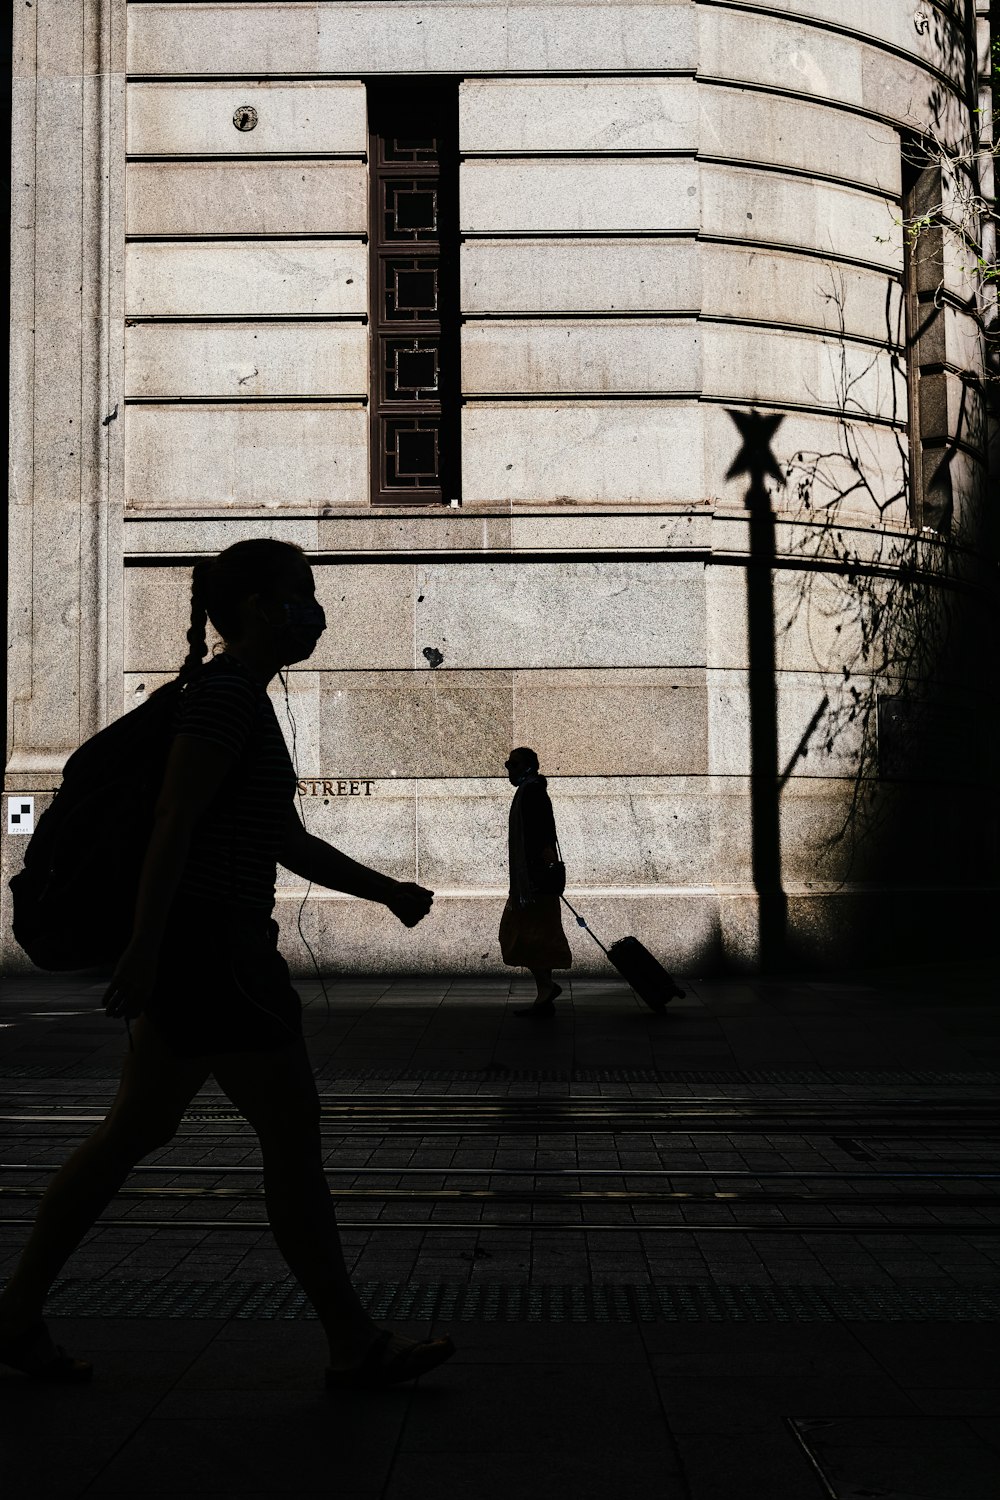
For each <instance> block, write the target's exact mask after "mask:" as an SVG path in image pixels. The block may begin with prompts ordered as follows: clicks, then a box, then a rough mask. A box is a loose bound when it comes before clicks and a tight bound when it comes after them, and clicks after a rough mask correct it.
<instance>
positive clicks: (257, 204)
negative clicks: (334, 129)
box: [125, 159, 368, 237]
mask: <svg viewBox="0 0 1000 1500" xmlns="http://www.w3.org/2000/svg"><path fill="white" fill-rule="evenodd" d="M125 187H126V209H125V222H126V226H127V229H128V233H129V234H144V235H154V234H171V235H174V234H178V235H180V234H189V235H203V234H246V235H258V234H259V235H272V236H279V237H280V236H281V235H286V234H364V233H365V231H366V229H367V226H368V179H367V173H366V170H365V168H364V167H363V166H362V165H361V164H360V163H359V162H353V161H349V162H342V161H297V162H273V161H254V160H252V159H248V160H246V161H227V162H211V161H198V162H174V161H164V162H132V163H130V165H129V168H128V172H127V174H126V179H125Z"/></svg>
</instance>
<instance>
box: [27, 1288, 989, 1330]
mask: <svg viewBox="0 0 1000 1500" xmlns="http://www.w3.org/2000/svg"><path fill="white" fill-rule="evenodd" d="M355 1286H356V1289H357V1292H358V1295H359V1296H360V1298H361V1301H362V1302H363V1304H364V1305H365V1307H366V1308H367V1309H368V1310H369V1312H371V1313H372V1315H373V1316H374V1317H376V1318H390V1319H404V1318H407V1319H425V1318H426V1319H431V1320H433V1321H435V1322H445V1323H447V1322H481V1323H706V1322H713V1323H832V1322H863V1323H882V1322H890V1323H897V1322H927V1321H935V1322H989V1323H995V1322H1000V1293H997V1292H994V1291H990V1290H986V1289H980V1288H964V1287H945V1288H929V1287H906V1286H867V1285H859V1286H838V1287H830V1286H794V1287H792V1286H780V1285H772V1286H746V1285H729V1284H717V1283H700V1284H694V1285H687V1286H666V1285H660V1286H651V1285H627V1286H619V1285H606V1284H602V1283H578V1284H572V1285H550V1284H532V1283H523V1282H522V1283H512V1284H508V1283H503V1282H475V1283H468V1282H442V1281H434V1282H397V1281H358V1282H356V1283H355ZM46 1311H47V1315H48V1316H50V1317H56V1318H58V1317H95V1318H220V1319H228V1318H239V1319H268V1320H269V1319H300V1318H314V1317H315V1313H314V1311H313V1309H312V1307H311V1305H310V1303H309V1302H308V1301H307V1299H306V1296H305V1293H304V1292H303V1291H302V1289H301V1288H300V1287H299V1286H298V1284H297V1282H295V1281H294V1280H293V1279H292V1278H291V1277H286V1278H282V1279H280V1280H274V1281H239V1280H226V1281H177V1280H173V1279H171V1280H159V1281H154V1280H139V1279H137V1278H134V1277H133V1278H130V1279H129V1280H127V1281H121V1280H100V1281H88V1280H83V1279H78V1278H66V1279H63V1280H61V1281H59V1282H57V1283H56V1285H55V1287H54V1289H53V1291H52V1293H51V1294H50V1297H49V1300H48V1303H47V1307H46Z"/></svg>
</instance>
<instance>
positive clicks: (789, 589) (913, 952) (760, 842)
mask: <svg viewBox="0 0 1000 1500" xmlns="http://www.w3.org/2000/svg"><path fill="white" fill-rule="evenodd" d="M830 275H831V278H832V283H831V288H830V290H829V292H828V293H827V295H828V296H829V298H830V300H831V301H832V302H833V304H834V305H835V306H836V307H837V308H838V310H839V328H840V337H839V339H837V340H835V341H834V343H833V345H832V346H831V349H832V353H831V358H832V359H833V361H834V369H833V374H834V377H835V384H836V387H837V417H836V421H835V428H834V431H835V433H836V438H835V441H834V442H833V443H832V444H831V445H830V447H829V448H828V449H826V450H823V451H820V450H815V451H811V452H810V451H805V450H800V451H798V452H796V453H795V454H794V455H793V456H792V457H791V458H790V459H786V460H785V461H783V462H779V460H778V458H776V456H775V454H774V452H773V450H772V446H771V445H772V441H773V440H774V439H775V438H776V437H777V436H778V434H779V430H780V429H781V427H782V424H783V423H784V422H785V421H786V418H785V417H783V416H781V415H768V416H764V415H761V414H760V413H759V412H756V411H753V412H750V413H746V412H737V411H735V410H732V411H730V413H729V415H730V416H731V418H732V420H733V421H734V423H735V424H736V425H737V427H738V429H739V433H740V437H741V439H742V448H741V451H740V453H739V455H738V457H737V459H736V460H735V461H734V463H733V464H732V465H731V467H730V469H729V473H728V476H727V477H729V478H733V477H736V476H737V475H741V474H744V473H745V474H747V475H748V476H749V480H750V484H749V489H748V492H747V508H748V511H749V517H750V521H749V525H750V549H749V550H750V556H749V559H748V570H747V624H748V630H749V711H750V743H751V767H750V770H751V810H752V831H751V840H752V868H753V883H754V887H755V890H756V894H757V899H758V906H759V955H760V967H761V968H762V969H763V970H765V971H767V970H772V971H773V970H780V969H782V968H787V967H789V966H796V967H798V966H801V965H802V964H804V963H808V964H810V965H811V964H813V963H815V962H816V960H817V959H820V960H823V959H830V960H833V961H845V960H847V961H850V960H851V959H864V960H868V959H872V958H878V959H905V958H918V959H919V958H923V957H930V956H935V955H936V956H940V955H942V954H943V953H944V952H947V951H948V949H949V948H951V949H959V950H960V949H962V947H963V945H964V946H965V947H966V948H971V949H974V948H976V946H977V944H978V943H979V942H981V941H982V940H983V936H984V934H983V926H982V922H981V912H980V908H981V907H982V905H983V900H984V898H985V896H986V892H987V890H988V887H989V884H990V882H991V881H992V880H995V866H996V845H997V839H996V826H997V809H996V800H995V790H994V789H995V785H996V778H995V776H994V775H992V774H991V773H992V771H993V770H994V769H995V768H994V767H992V766H991V765H990V764H989V757H990V754H991V751H990V745H991V744H995V743H996V736H995V735H992V737H991V734H990V722H991V716H993V717H995V710H993V708H992V702H995V701H996V698H997V696H998V695H997V694H996V692H995V686H996V683H995V677H996V671H995V662H994V653H993V652H992V651H991V649H990V647H991V643H992V640H993V627H992V625H991V617H992V616H991V611H992V610H994V609H995V605H996V588H995V580H994V579H993V575H992V573H991V571H990V569H989V565H988V563H987V562H986V561H985V558H986V557H987V556H988V555H989V552H990V539H989V537H988V536H986V535H984V534H983V532H982V525H983V520H982V518H983V512H984V510H985V509H986V506H985V503H984V502H985V495H984V493H983V485H984V482H985V480H984V474H983V470H982V468H981V466H977V464H976V463H975V462H974V461H973V457H972V455H974V454H975V452H976V451H979V452H980V453H981V452H982V451H983V450H984V448H985V446H986V432H985V407H984V402H983V401H982V399H980V393H979V392H978V391H977V389H976V385H975V381H974V380H966V381H963V384H962V390H961V396H960V400H959V401H958V403H957V406H956V407H955V408H954V409H953V411H952V415H951V420H950V423H949V426H950V434H949V436H948V437H947V441H946V442H945V444H944V446H943V448H942V449H941V450H940V452H939V453H937V454H935V457H934V461H933V470H932V472H929V473H928V474H927V475H926V476H925V486H924V490H925V494H927V495H928V497H933V501H934V504H933V509H931V508H930V507H928V513H929V515H930V517H931V519H932V521H933V525H930V526H924V527H923V528H922V529H919V530H918V529H916V528H915V526H914V525H913V524H912V521H911V518H910V501H911V475H910V472H909V462H910V459H909V443H908V436H907V428H906V409H905V397H904V396H903V394H902V393H903V378H904V369H905V367H904V365H903V358H904V356H905V354H906V331H905V328H904V325H903V317H902V310H901V306H900V304H899V301H898V299H896V300H895V301H894V300H893V298H892V296H891V295H887V299H886V330H885V338H884V340H883V341H882V342H881V344H880V345H879V346H878V347H877V348H874V349H873V348H869V349H868V350H865V349H864V346H861V345H859V344H857V343H856V342H854V341H852V340H850V339H849V338H848V336H847V333H846V323H845V317H844V288H843V284H842V282H841V283H840V284H839V285H838V278H837V274H836V272H834V271H831V272H830ZM927 316H928V317H930V318H933V317H936V316H943V312H942V311H941V310H940V309H930V310H929V311H928V313H927ZM919 333H920V335H921V336H922V335H924V334H925V333H926V327H922V328H921V329H920V330H919ZM916 336H917V333H916V331H914V332H913V333H911V337H916ZM887 369H888V370H889V371H890V372H891V373H890V384H891V395H890V394H889V393H888V392H887V391H886V389H885V385H884V377H885V372H886V370H887ZM880 382H881V384H880ZM810 394H813V395H815V393H810ZM776 581H777V589H776ZM803 653H805V654H806V656H807V657H809V656H811V659H805V660H804V659H803ZM786 654H787V661H788V662H789V663H790V664H792V665H793V666H794V671H791V672H783V673H782V675H781V677H779V675H778V668H779V666H780V665H782V659H783V658H785V657H786ZM779 684H781V693H780V696H779ZM786 693H787V696H786ZM987 700H989V701H990V706H989V707H987V706H986V701H987ZM782 721H784V723H783V722H782ZM793 737H796V738H797V744H795V748H794V749H793V750H792V751H791V754H790V756H789V758H788V763H787V765H786V766H785V767H784V769H783V770H782V769H781V765H780V759H779V750H780V743H781V741H782V739H785V741H786V746H787V745H788V744H790V743H791V742H792V739H793ZM793 775H795V776H802V777H805V778H806V779H807V780H808V781H811V786H809V787H806V788H805V789H806V790H807V791H808V793H809V795H808V796H803V795H802V792H803V788H804V786H805V783H800V784H799V785H798V786H797V787H796V791H797V792H798V793H799V795H798V796H797V797H796V798H795V799H794V801H793V803H792V804H791V805H788V804H786V805H785V807H784V809H783V805H782V798H783V794H785V793H786V792H787V791H788V790H789V782H790V780H791V778H792V777H793ZM783 815H784V821H785V823H786V826H788V825H789V824H790V823H791V822H792V821H793V820H795V823H796V829H797V832H796V835H795V838H794V843H795V846H796V847H795V853H794V859H795V861H796V864H797V868H796V869H795V870H794V871H793V872H792V875H791V879H793V880H794V881H795V883H796V885H799V886H801V885H805V886H808V885H810V884H813V883H814V884H815V887H816V891H817V895H819V894H820V893H821V892H822V893H823V894H824V895H825V897H827V898H829V897H830V896H833V897H838V896H839V897H840V900H839V902H837V901H835V902H834V906H833V908H831V906H830V902H829V900H828V899H827V915H826V916H825V917H824V916H823V915H821V914H820V905H819V904H817V905H816V906H815V907H814V908H813V911H812V913H810V911H809V910H808V909H807V908H808V901H804V902H803V905H802V907H801V908H800V910H799V911H798V912H797V914H796V920H795V922H794V923H793V924H792V927H793V929H794V935H793V936H792V937H790V935H789V912H788V898H787V895H786V889H787V883H788V882H787V879H786V871H785V870H784V869H783V851H782V834H781V828H782V820H783ZM791 850H792V845H791V844H789V846H788V849H787V850H786V851H785V856H784V857H785V862H786V863H787V861H788V860H789V859H790V858H791ZM804 855H805V857H806V858H807V859H808V861H809V863H808V864H807V865H806V866H805V867H804V866H803V858H804ZM848 886H851V887H852V888H853V889H852V894H851V895H850V897H849V899H846V900H845V899H844V898H845V897H848V892H847V889H846V888H847V887H848ZM831 910H833V911H835V913H836V915H834V916H833V918H832V919H831V917H830V915H829V913H830V911H831ZM977 914H978V915H977ZM807 929H811V930H807ZM824 929H825V930H824Z"/></svg>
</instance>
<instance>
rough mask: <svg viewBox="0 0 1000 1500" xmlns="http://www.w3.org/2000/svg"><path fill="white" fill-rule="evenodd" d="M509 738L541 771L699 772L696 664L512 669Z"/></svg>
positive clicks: (701, 730) (702, 719)
mask: <svg viewBox="0 0 1000 1500" xmlns="http://www.w3.org/2000/svg"><path fill="white" fill-rule="evenodd" d="M513 707H514V725H513V736H512V739H513V743H514V744H519V745H520V744H524V745H531V746H532V747H533V748H534V749H535V750H536V751H537V752H538V755H539V757H540V759H541V762H542V767H543V769H544V770H545V771H546V773H547V774H548V773H551V774H552V775H556V776H559V777H566V776H587V775H591V776H598V777H605V776H618V777H636V776H645V777H652V776H665V777H666V776H680V775H688V776H700V775H704V774H706V772H707V770H708V721H707V703H706V689H705V677H704V672H703V671H702V670H694V671H684V670H679V669H674V670H668V669H665V668H660V669H657V670H651V669H645V670H644V669H642V668H636V667H632V668H609V669H604V670H599V671H598V670H593V669H592V670H589V671H581V670H579V669H569V668H564V669H562V670H560V671H551V670H545V669H539V670H536V671H533V672H515V674H514V700H513Z"/></svg>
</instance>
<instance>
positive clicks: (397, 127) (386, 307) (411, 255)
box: [368, 82, 460, 505]
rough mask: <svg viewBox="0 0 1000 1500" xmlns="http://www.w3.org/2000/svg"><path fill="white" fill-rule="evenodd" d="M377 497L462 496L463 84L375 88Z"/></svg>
mask: <svg viewBox="0 0 1000 1500" xmlns="http://www.w3.org/2000/svg"><path fill="white" fill-rule="evenodd" d="M368 125H369V152H370V154H369V161H370V163H371V167H370V170H371V215H370V218H371V229H370V253H371V277H370V286H371V352H372V380H371V474H372V500H373V502H374V503H375V504H383V505H384V504H396V505H398V504H400V503H403V504H405V503H408V502H411V503H414V502H415V503H421V504H427V503H435V502H437V503H439V504H440V503H441V502H442V501H443V502H445V503H447V501H449V500H451V499H453V498H457V497H458V494H459V488H458V485H459V472H460V468H459V456H458V443H459V422H460V411H459V406H460V380H459V362H458V350H459V337H458V325H459V293H458V85H457V83H454V82H449V83H421V84H404V83H378V84H372V85H370V86H369V89H368Z"/></svg>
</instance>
